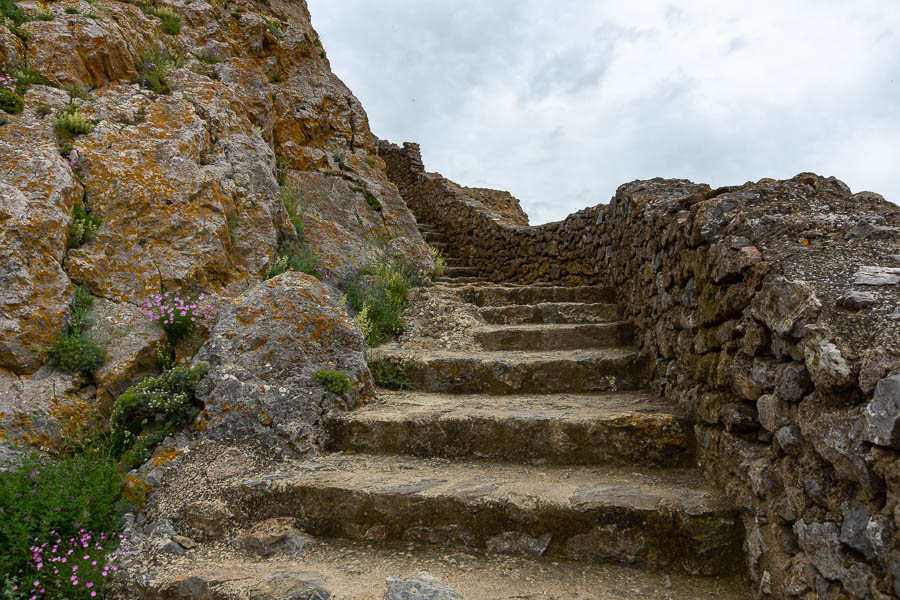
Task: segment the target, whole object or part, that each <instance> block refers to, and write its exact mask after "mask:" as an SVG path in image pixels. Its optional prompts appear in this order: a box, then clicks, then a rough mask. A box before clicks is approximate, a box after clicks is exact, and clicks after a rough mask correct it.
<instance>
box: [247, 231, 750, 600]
mask: <svg viewBox="0 0 900 600" xmlns="http://www.w3.org/2000/svg"><path fill="white" fill-rule="evenodd" d="M422 232H423V234H424V236H425V239H426V240H428V242H429V243H430V244H431V245H432V246H435V247H440V248H442V249H443V250H444V254H445V256H446V257H447V264H448V268H447V271H446V273H445V275H444V277H442V278H441V279H440V280H439V281H438V282H437V285H438V286H442V287H444V288H446V289H447V290H449V291H450V292H451V293H452V294H454V295H456V296H457V297H458V298H460V299H461V300H463V301H466V302H469V303H472V304H474V305H475V306H477V307H478V310H479V311H480V313H481V314H482V315H483V316H484V319H485V320H486V321H487V323H488V325H487V326H484V327H481V328H479V329H478V330H477V331H475V332H473V334H474V337H475V339H476V340H477V341H478V342H479V344H480V345H481V350H479V351H474V352H451V351H433V352H427V353H421V354H418V355H410V354H409V353H404V352H403V351H402V350H398V349H396V348H393V347H382V348H378V349H375V350H374V352H373V358H375V359H376V360H381V361H387V362H394V363H400V362H402V363H403V364H404V365H405V377H406V386H405V387H404V389H403V390H400V391H391V390H379V401H378V402H377V403H375V404H373V405H371V406H367V407H364V408H362V409H359V410H355V411H352V412H348V413H343V414H339V415H337V416H333V417H331V418H329V419H328V420H327V421H326V427H327V429H328V431H329V433H330V436H329V437H330V445H329V447H328V450H329V452H330V453H329V454H326V455H324V456H322V457H320V458H318V459H315V460H311V461H308V462H305V463H302V464H300V465H297V466H296V468H294V469H292V470H291V471H290V472H286V473H278V474H272V475H267V476H265V477H261V478H257V479H252V480H244V481H242V482H240V484H238V485H236V486H235V487H234V493H233V494H231V495H230V502H229V505H230V506H231V507H232V509H233V510H235V511H237V512H238V513H239V514H241V515H243V517H244V518H245V519H246V520H247V521H248V522H259V521H263V520H265V519H272V518H279V517H290V518H292V519H293V522H294V523H296V525H297V527H299V528H300V529H302V530H303V531H304V532H306V533H308V534H311V535H313V536H316V537H317V538H319V539H320V543H319V544H318V546H317V547H316V548H314V549H313V550H312V551H311V554H310V555H309V556H308V557H307V558H306V559H304V560H302V561H297V564H294V565H292V566H293V567H294V568H296V567H297V566H300V567H302V568H303V569H312V570H316V571H317V572H318V573H323V574H324V575H325V577H326V579H327V580H329V581H335V580H340V581H345V580H346V581H349V582H350V583H344V584H339V585H338V586H337V587H335V586H334V585H332V586H331V587H330V589H331V591H332V592H333V593H334V598H348V599H349V598H378V599H379V600H380V599H381V598H382V596H383V594H384V576H385V573H388V574H390V573H389V572H388V571H385V570H384V569H388V568H402V569H403V571H404V572H402V573H400V574H401V575H402V576H403V577H408V576H410V575H412V574H414V573H415V572H417V571H419V570H422V569H427V570H429V571H430V572H431V573H432V574H433V575H435V577H437V578H438V579H439V580H440V581H442V583H444V584H446V585H448V586H450V587H452V588H453V589H455V590H456V591H457V592H460V593H461V594H463V596H464V597H465V598H468V599H469V600H481V599H494V598H496V599H500V598H507V599H513V598H517V599H524V598H529V599H530V598H534V599H538V598H560V599H562V598H566V599H569V598H595V599H601V598H671V599H684V600H687V599H698V598H709V599H713V598H716V599H718V600H722V599H725V600H728V599H738V598H746V597H747V596H746V595H745V590H744V584H743V578H742V576H741V573H742V564H743V559H742V553H741V542H742V539H743V532H742V530H741V525H740V521H739V519H738V515H737V514H736V512H735V511H734V510H733V508H732V507H731V506H729V505H728V504H727V503H726V502H725V501H724V499H723V498H722V497H720V495H718V494H717V493H715V492H714V491H712V490H711V489H710V488H709V487H708V486H707V484H706V483H705V482H704V480H703V479H702V477H701V476H700V474H699V472H698V471H697V470H696V469H694V468H692V459H693V440H692V438H691V434H690V432H691V430H692V429H691V427H690V426H689V424H687V423H684V422H682V420H680V419H679V417H678V415H676V414H674V413H673V412H672V410H671V407H670V406H669V405H667V403H665V402H664V401H663V400H661V399H660V398H658V397H656V396H654V395H653V394H651V393H649V392H647V391H646V390H645V389H643V388H644V386H645V384H646V371H647V368H646V367H647V365H646V364H645V362H646V361H645V360H644V358H643V357H642V356H641V354H640V353H639V352H638V351H637V350H636V349H635V348H634V347H633V330H632V328H631V326H630V325H629V324H627V323H625V322H622V321H621V310H620V308H619V307H618V306H616V304H615V302H614V299H615V298H614V293H613V291H612V290H609V289H605V288H600V287H578V288H563V287H556V286H544V285H530V286H515V285H496V284H493V283H490V282H484V281H482V280H481V279H480V278H479V277H478V275H477V273H478V270H477V269H475V268H473V267H471V266H469V265H467V264H466V262H465V260H464V259H462V258H458V257H454V256H452V254H451V252H452V249H451V248H450V246H449V245H448V244H447V243H446V242H445V241H444V240H443V237H442V236H441V235H440V234H439V233H438V232H436V231H434V230H433V229H431V228H429V227H427V226H422ZM323 556H325V557H326V558H322V557H323ZM348 556H349V557H352V558H353V560H354V561H355V563H354V564H359V565H363V566H365V565H370V566H371V568H366V569H365V570H364V569H363V568H362V567H360V569H359V570H358V571H354V573H356V576H355V577H356V578H355V579H353V578H351V579H346V572H345V571H342V570H341V568H342V567H338V566H336V562H335V561H337V562H340V561H341V560H343V559H342V558H341V557H348ZM386 557H387V558H386ZM398 557H399V558H398ZM429 557H430V558H429ZM348 560H349V559H348ZM391 560H393V562H391ZM398 560H399V562H398ZM323 561H324V562H323ZM385 565H393V566H391V567H387V566H385ZM266 568H268V569H271V568H273V567H271V565H270V566H268V567H266ZM395 572H396V571H395ZM342 578H344V579H342ZM366 578H368V579H366ZM351 580H352V581H351ZM361 580H366V581H368V582H369V584H370V585H371V587H369V588H366V585H367V584H365V583H360V581H361ZM354 581H355V583H353V582H354ZM341 586H343V587H341ZM353 586H357V587H353ZM351 588H352V589H351ZM360 589H366V590H367V591H366V592H359V591H358V590H360ZM354 590H356V591H354ZM367 594H370V595H367ZM384 597H387V596H384ZM396 597H397V598H399V597H401V596H396ZM402 597H404V598H406V597H407V596H402ZM408 597H410V598H413V597H416V598H418V597H420V596H408ZM421 597H422V598H426V597H427V598H436V599H440V598H454V596H450V595H448V596H443V595H433V596H432V595H423V596H421ZM392 598H393V596H392Z"/></svg>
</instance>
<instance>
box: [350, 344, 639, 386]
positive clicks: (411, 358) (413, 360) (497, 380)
mask: <svg viewBox="0 0 900 600" xmlns="http://www.w3.org/2000/svg"><path fill="white" fill-rule="evenodd" d="M368 356H369V359H370V362H387V363H389V364H391V365H394V366H400V367H401V368H402V371H403V373H404V374H405V378H406V381H407V387H408V388H409V389H412V390H420V391H428V392H448V393H457V394H466V393H472V394H479V393H481V394H492V395H499V394H518V393H552V392H607V391H616V390H631V389H636V388H639V387H641V386H643V385H644V384H645V383H646V371H647V360H646V357H645V356H643V355H642V354H640V353H638V352H637V351H636V350H634V349H633V348H605V349H597V350H559V351H554V352H534V351H533V352H520V351H505V352H468V353H463V352H447V351H432V352H415V353H414V352H408V353H404V352H402V351H397V350H391V349H388V348H373V349H371V350H369V353H368Z"/></svg>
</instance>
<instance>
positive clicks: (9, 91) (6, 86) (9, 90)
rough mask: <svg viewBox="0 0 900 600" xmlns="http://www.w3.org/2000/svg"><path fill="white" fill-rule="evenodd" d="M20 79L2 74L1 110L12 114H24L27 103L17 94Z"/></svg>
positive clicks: (0, 87) (0, 79)
mask: <svg viewBox="0 0 900 600" xmlns="http://www.w3.org/2000/svg"><path fill="white" fill-rule="evenodd" d="M17 82H18V78H16V77H13V76H12V75H9V74H0V110H4V111H6V112H8V113H10V114H15V113H19V112H22V109H23V108H24V107H25V102H24V100H22V97H21V96H20V95H19V94H17V93H16V83H17Z"/></svg>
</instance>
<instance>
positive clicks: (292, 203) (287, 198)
mask: <svg viewBox="0 0 900 600" xmlns="http://www.w3.org/2000/svg"><path fill="white" fill-rule="evenodd" d="M281 201H282V203H284V209H285V210H286V211H287V214H288V218H290V220H291V223H292V224H293V225H294V231H296V232H297V238H298V239H299V240H300V242H301V243H303V242H306V232H305V230H304V229H303V203H302V201H301V200H300V196H298V195H297V192H295V191H294V190H292V189H290V188H288V187H287V186H282V188H281Z"/></svg>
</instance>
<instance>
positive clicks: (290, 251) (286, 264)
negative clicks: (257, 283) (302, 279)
mask: <svg viewBox="0 0 900 600" xmlns="http://www.w3.org/2000/svg"><path fill="white" fill-rule="evenodd" d="M320 265H321V263H320V261H319V258H318V257H317V256H316V255H315V253H313V251H312V248H310V247H309V245H307V244H306V243H304V242H288V243H286V244H283V245H281V246H280V247H279V248H278V255H277V256H276V258H275V261H274V262H273V263H272V264H271V265H269V268H268V269H267V270H266V273H265V275H264V276H263V279H271V278H273V277H277V276H279V275H281V274H282V273H285V272H287V271H296V272H298V273H306V274H307V275H313V276H316V275H317V274H318V270H319V266H320Z"/></svg>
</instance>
